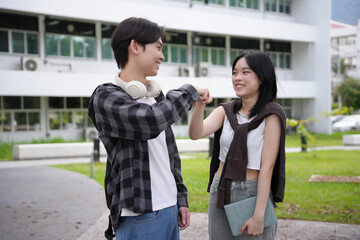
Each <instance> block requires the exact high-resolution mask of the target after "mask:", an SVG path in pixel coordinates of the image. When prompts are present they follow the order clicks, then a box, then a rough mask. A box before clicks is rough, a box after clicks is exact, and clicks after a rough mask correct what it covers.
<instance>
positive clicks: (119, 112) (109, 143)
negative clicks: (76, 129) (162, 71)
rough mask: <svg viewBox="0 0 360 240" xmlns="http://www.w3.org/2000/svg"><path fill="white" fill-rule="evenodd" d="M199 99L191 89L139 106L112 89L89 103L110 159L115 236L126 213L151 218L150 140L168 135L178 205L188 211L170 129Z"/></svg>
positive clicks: (107, 183) (107, 187)
mask: <svg viewBox="0 0 360 240" xmlns="http://www.w3.org/2000/svg"><path fill="white" fill-rule="evenodd" d="M198 97H199V95H198V94H197V92H196V90H195V88H194V87H192V86H191V85H189V84H185V85H184V86H182V87H180V88H179V89H175V90H171V91H169V92H168V93H167V95H166V98H165V97H164V95H163V94H161V95H160V96H159V97H157V98H156V101H157V103H155V104H153V105H148V104H146V103H139V102H137V101H136V100H134V99H133V98H132V97H131V96H130V95H128V94H127V93H126V92H125V91H124V90H123V89H122V88H120V87H118V86H116V85H114V84H112V83H106V84H102V85H100V86H98V87H97V88H96V89H95V91H94V93H93V94H92V96H91V98H90V102H89V117H90V118H91V119H92V121H93V123H94V125H95V127H96V128H97V130H98V132H99V137H100V139H101V141H102V142H103V144H104V146H105V148H106V151H107V154H108V159H107V165H106V176H105V192H106V201H107V205H108V207H109V209H110V215H111V220H112V224H113V227H114V229H115V231H116V229H117V228H118V226H119V223H120V216H121V209H122V208H126V209H128V210H130V211H133V212H135V213H147V212H152V201H151V183H150V169H149V153H148V144H147V140H149V139H152V138H155V137H157V136H158V135H159V134H160V133H161V132H162V131H164V130H165V133H166V144H167V148H168V154H169V159H170V167H171V172H172V174H173V175H174V178H175V181H176V186H177V191H178V194H177V204H178V206H179V207H182V206H188V203H187V189H186V187H185V185H184V183H183V181H182V177H181V162H180V156H179V153H178V149H177V147H176V143H175V138H174V134H173V132H172V130H171V127H170V126H171V124H173V123H175V122H176V121H177V120H179V119H180V118H181V117H182V116H183V115H185V113H186V112H187V111H188V110H189V109H190V108H191V106H192V104H193V103H194V102H195V101H196V100H197V99H198Z"/></svg>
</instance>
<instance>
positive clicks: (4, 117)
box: [1, 112, 11, 132]
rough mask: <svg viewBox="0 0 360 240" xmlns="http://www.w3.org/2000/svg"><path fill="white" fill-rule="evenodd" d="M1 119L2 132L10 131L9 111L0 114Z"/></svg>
mask: <svg viewBox="0 0 360 240" xmlns="http://www.w3.org/2000/svg"><path fill="white" fill-rule="evenodd" d="M1 115H2V116H1V121H2V123H3V124H2V126H3V129H2V130H3V131H4V132H10V131H11V113H9V112H5V113H2V114H1Z"/></svg>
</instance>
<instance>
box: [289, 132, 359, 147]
mask: <svg viewBox="0 0 360 240" xmlns="http://www.w3.org/2000/svg"><path fill="white" fill-rule="evenodd" d="M345 134H360V132H359V131H348V132H333V133H332V134H331V135H329V134H313V136H314V137H315V141H316V142H314V141H312V140H311V139H308V140H307V141H308V147H312V146H342V145H343V142H342V137H343V135H345ZM300 142H301V138H300V135H296V134H288V135H286V147H287V148H289V147H300V146H301V145H300Z"/></svg>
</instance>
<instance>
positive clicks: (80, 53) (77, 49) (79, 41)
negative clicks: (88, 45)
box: [72, 37, 84, 57]
mask: <svg viewBox="0 0 360 240" xmlns="http://www.w3.org/2000/svg"><path fill="white" fill-rule="evenodd" d="M72 40H73V45H74V56H75V57H84V38H82V37H73V38H72Z"/></svg>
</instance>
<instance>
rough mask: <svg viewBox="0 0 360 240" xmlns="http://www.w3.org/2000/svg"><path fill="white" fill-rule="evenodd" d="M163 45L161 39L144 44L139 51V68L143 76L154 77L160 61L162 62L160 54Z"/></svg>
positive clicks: (162, 56) (162, 58) (162, 57)
mask: <svg viewBox="0 0 360 240" xmlns="http://www.w3.org/2000/svg"><path fill="white" fill-rule="evenodd" d="M162 48H163V43H162V41H161V38H159V39H158V40H157V41H156V42H153V43H149V44H146V46H145V48H142V49H141V50H140V54H141V56H140V58H139V67H140V68H141V71H142V72H143V73H144V74H145V76H156V75H157V73H158V70H159V68H160V64H161V61H163V60H164V55H163V53H162Z"/></svg>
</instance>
